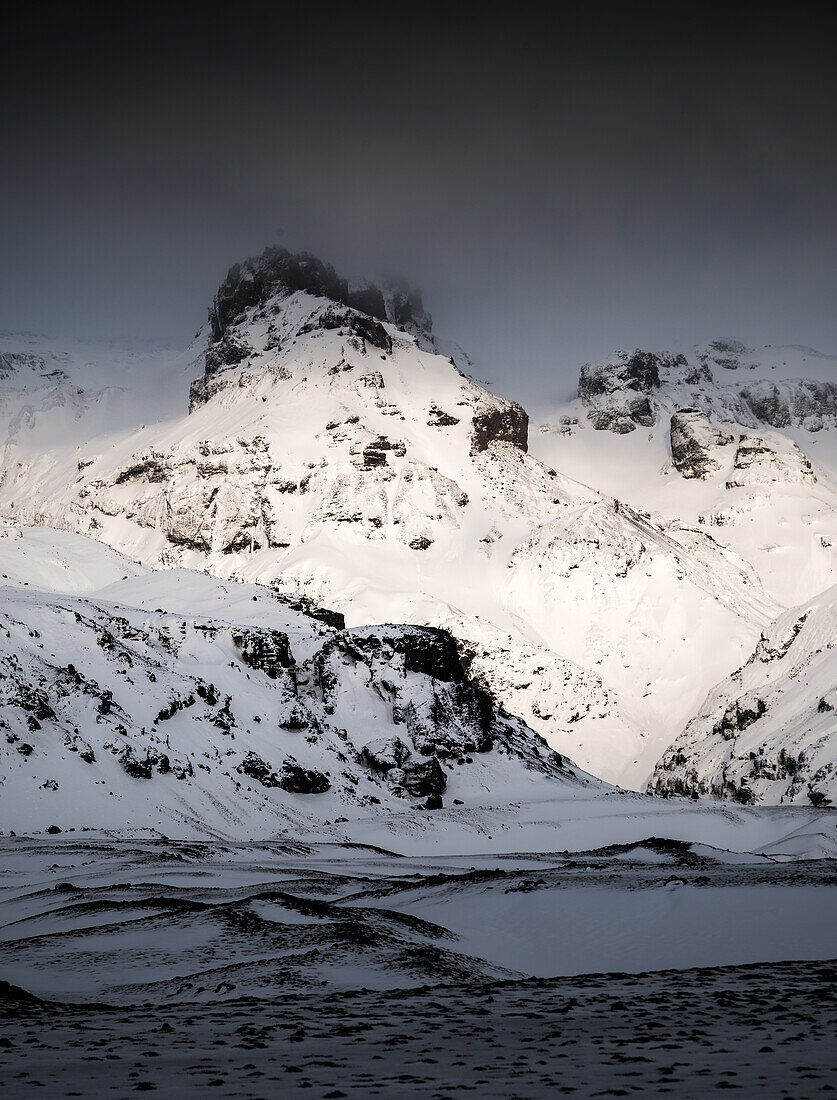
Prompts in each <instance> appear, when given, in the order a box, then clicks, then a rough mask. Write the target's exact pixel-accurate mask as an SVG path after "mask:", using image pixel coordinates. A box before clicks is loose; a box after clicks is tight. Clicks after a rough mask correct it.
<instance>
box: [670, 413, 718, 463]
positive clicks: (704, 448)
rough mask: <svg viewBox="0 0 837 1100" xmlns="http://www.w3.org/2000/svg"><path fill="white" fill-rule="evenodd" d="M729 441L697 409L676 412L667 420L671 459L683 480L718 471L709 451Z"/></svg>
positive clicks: (714, 458) (704, 414) (716, 461)
mask: <svg viewBox="0 0 837 1100" xmlns="http://www.w3.org/2000/svg"><path fill="white" fill-rule="evenodd" d="M732 442H733V437H732V436H731V435H729V434H728V433H727V432H724V431H721V429H720V428H716V427H715V426H714V424H712V423H711V421H710V419H709V417H708V416H707V415H706V413H705V412H702V411H701V410H700V409H678V410H677V412H676V413H674V415H673V416H672V418H671V460H672V462H673V463H674V466H675V468H676V469H677V470H678V471H679V472H680V473H681V474H682V475H683V477H686V478H705V477H706V476H707V474H710V473H714V472H715V471H717V470H720V468H721V464H720V462H719V461H718V460H717V458H716V457H715V456H714V455H713V453H712V452H713V451H714V450H715V449H716V448H718V447H725V446H726V445H727V444H729V443H732Z"/></svg>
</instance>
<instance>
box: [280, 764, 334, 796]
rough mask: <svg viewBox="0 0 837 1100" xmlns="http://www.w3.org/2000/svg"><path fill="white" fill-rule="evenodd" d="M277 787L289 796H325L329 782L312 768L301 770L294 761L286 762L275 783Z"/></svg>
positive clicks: (325, 776) (326, 777) (329, 785)
mask: <svg viewBox="0 0 837 1100" xmlns="http://www.w3.org/2000/svg"><path fill="white" fill-rule="evenodd" d="M276 786H277V787H281V788H282V790H283V791H288V792H289V793H290V794H325V792H326V791H327V790H328V789H329V788H330V787H331V780H330V779H329V778H328V776H327V775H324V774H323V773H322V772H318V771H315V770H314V769H312V768H301V767H300V766H299V764H297V763H296V761H294V760H286V761H285V762H284V763H283V765H282V770H281V772H280V773H279V777H278V780H277V782H276Z"/></svg>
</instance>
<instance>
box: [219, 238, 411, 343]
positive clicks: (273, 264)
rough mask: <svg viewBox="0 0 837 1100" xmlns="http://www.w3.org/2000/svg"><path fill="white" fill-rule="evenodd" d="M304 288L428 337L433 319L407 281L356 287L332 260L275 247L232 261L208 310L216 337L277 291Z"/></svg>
mask: <svg viewBox="0 0 837 1100" xmlns="http://www.w3.org/2000/svg"><path fill="white" fill-rule="evenodd" d="M300 290H301V291H305V293H306V294H310V295H312V296H313V297H315V298H328V299H330V300H331V301H332V302H335V303H336V304H338V305H343V306H348V307H349V308H351V309H355V310H357V311H358V312H359V313H365V314H367V315H368V316H369V317H374V318H376V319H377V320H378V321H388V322H390V324H393V325H397V326H398V327H399V328H403V329H404V330H405V331H412V330H413V329H414V328H420V329H421V330H422V331H423V332H425V333H426V335H427V336H428V337H429V335H430V330H431V326H432V321H431V318H430V315H429V314H428V313H427V312H426V311H425V309H424V306H423V305H422V300H421V294H420V292H419V291H418V290H416V289H414V288H410V287H408V285H407V283H406V281H403V280H394V281H391V282H389V283H387V284H385V285H383V286H376V285H375V284H374V283H366V284H362V285H358V286H354V287H353V286H352V285H351V283H350V281H349V280H348V279H344V278H341V276H339V275H338V274H337V272H336V271H335V270H334V268H333V267H332V265H331V264H329V263H324V262H323V261H322V260H319V259H317V257H316V256H312V255H311V253H310V252H289V251H288V249H286V248H280V247H278V246H277V245H273V246H271V247H269V248H266V249H265V250H264V251H263V252H261V253H260V254H259V255H258V256H253V257H251V258H250V259H247V260H244V261H243V263H237V264H233V266H232V267H231V268H230V270H229V271H228V272H227V276H226V278H225V279H224V281H223V282H222V283H221V285H220V287H219V288H218V292H217V293H216V295H215V298H214V300H213V303H212V307H211V308H210V310H209V324H210V329H211V333H212V340H213V341H218V340H221V339H223V337H224V335H225V333H226V332H227V329H228V328H229V327H230V326H231V325H234V324H235V323H236V322H237V321H240V320H241V318H242V317H243V315H244V313H245V312H246V310H248V309H250V308H251V307H253V306H256V307H258V306H263V305H265V304H266V303H267V302H268V301H269V300H270V299H271V298H274V297H275V296H277V295H284V296H288V295H291V294H293V293H295V292H296V291H300Z"/></svg>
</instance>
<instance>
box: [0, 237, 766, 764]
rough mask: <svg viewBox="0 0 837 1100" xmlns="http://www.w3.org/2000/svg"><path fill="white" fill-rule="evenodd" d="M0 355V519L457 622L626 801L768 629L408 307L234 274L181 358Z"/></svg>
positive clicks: (501, 683)
mask: <svg viewBox="0 0 837 1100" xmlns="http://www.w3.org/2000/svg"><path fill="white" fill-rule="evenodd" d="M3 346H5V347H7V348H9V353H8V354H7V355H6V359H5V362H6V364H7V367H6V372H5V374H6V376H5V377H4V378H2V379H0V408H2V410H3V417H4V420H5V421H6V422H7V423H9V424H12V423H13V424H14V431H13V432H10V433H9V438H8V442H7V445H6V447H5V450H4V455H3V464H2V485H0V513H2V515H4V516H6V517H7V518H9V519H11V520H14V521H16V522H18V523H30V524H31V523H38V524H44V523H45V524H49V525H52V526H54V527H58V528H64V529H67V530H73V531H77V532H81V533H83V534H88V535H92V536H93V537H95V538H97V539H99V540H101V541H102V542H105V543H107V544H108V545H110V546H112V547H115V548H117V549H119V550H120V551H122V552H124V553H125V554H127V555H128V556H130V557H131V558H132V559H134V560H137V561H141V562H143V563H144V564H146V565H148V566H151V567H155V568H158V567H168V568H171V567H176V566H179V567H187V568H195V569H202V570H207V571H209V572H211V573H212V574H214V575H216V576H218V577H222V578H235V579H236V580H239V581H246V582H254V581H257V582H259V583H262V584H273V585H276V586H277V587H279V588H280V589H281V590H282V591H285V592H289V591H290V592H295V593H297V594H304V595H306V596H307V597H309V598H311V599H313V600H314V601H315V602H316V603H321V604H324V605H326V606H329V607H334V608H336V609H337V610H338V611H340V612H342V613H344V614H345V616H346V621H347V622H348V623H349V625H350V626H359V625H361V624H364V623H376V622H377V623H382V622H390V621H393V620H395V621H399V622H411V623H416V624H422V625H428V626H446V627H447V628H449V629H450V630H451V631H452V632H453V633H454V635H455V637H456V638H457V641H458V645H459V649H460V653H461V655H462V657H463V659H464V660H465V661H466V662H467V663H469V667H472V669H473V673H474V675H475V676H477V677H478V679H479V682H480V683H481V684H482V685H483V687H484V688H485V690H487V691H488V692H490V693H491V694H492V695H493V696H494V697H495V699H497V700H498V701H499V702H500V703H502V704H503V705H504V706H505V707H506V709H507V710H509V711H510V712H511V713H516V714H519V715H520V716H521V717H522V718H523V719H524V720H525V721H527V722H528V723H530V724H531V725H532V726H533V727H534V728H536V729H538V730H539V731H540V732H542V733H543V734H544V736H545V737H547V739H548V741H549V743H550V744H551V745H552V746H553V747H555V748H556V749H557V750H558V751H559V752H562V753H565V754H567V755H569V756H571V757H572V758H574V759H576V760H577V761H578V762H579V764H581V765H582V766H583V767H585V768H587V769H589V770H591V771H593V772H594V773H596V774H599V775H602V776H604V777H605V778H607V779H610V780H612V781H618V782H621V783H624V784H629V785H633V786H639V785H641V784H642V783H643V782H645V780H646V779H647V778H648V777H649V776H650V774H651V771H652V769H653V766H654V764H655V762H656V761H657V759H658V758H659V756H660V754H661V753H662V752H663V750H664V749H665V748H666V747H667V746H668V745H669V744H670V742H671V740H672V739H673V737H674V736H675V735H676V734H677V733H678V732H679V731H680V729H682V727H683V725H684V724H685V722H686V721H687V720H688V718H689V717H690V716H691V715H692V714H693V713H694V711H695V709H696V707H697V706H698V705H699V703H700V701H701V700H702V699H703V698H704V697H705V694H706V691H707V690H708V689H709V687H710V686H711V685H712V684H714V683H715V682H717V681H718V680H719V679H720V678H721V677H722V676H724V675H726V674H727V673H728V671H729V669H730V668H733V667H735V666H736V665H737V664H740V662H741V661H742V660H743V659H744V658H745V656H746V654H747V653H748V652H749V651H750V650H751V649H752V646H753V644H755V641H756V640H757V638H758V636H759V634H760V632H761V630H762V629H763V628H764V627H765V626H766V625H767V623H768V622H769V621H770V620H772V619H773V618H774V617H775V615H776V614H777V612H778V611H779V610H780V607H779V606H778V604H777V603H776V602H775V601H774V600H772V599H771V598H770V597H768V596H767V595H766V594H765V593H764V591H763V590H762V587H761V585H760V583H759V581H758V578H757V576H756V575H755V572H754V570H753V569H752V568H751V567H750V565H748V564H747V562H745V561H744V560H742V558H741V557H739V556H738V555H737V554H736V553H735V552H734V551H732V550H730V549H729V548H727V547H724V546H722V545H720V544H719V543H718V542H717V541H716V540H715V539H714V538H713V537H712V535H711V534H710V533H709V531H708V529H707V525H700V524H699V523H698V522H696V521H690V522H686V523H684V522H683V521H682V519H680V518H673V517H672V518H668V519H660V518H658V517H655V516H653V515H651V514H650V513H648V512H647V511H645V506H644V505H641V506H639V507H637V506H636V505H634V506H630V505H628V504H626V503H622V502H623V501H625V499H626V497H625V496H624V495H622V496H621V497H620V499H614V498H613V497H612V496H609V495H607V494H605V493H602V492H599V491H597V490H596V489H592V488H589V487H588V486H587V485H586V484H584V483H583V482H582V481H581V480H575V479H573V478H569V477H567V476H564V475H563V474H561V473H559V472H557V470H556V468H555V466H554V465H552V464H548V463H545V462H543V461H541V460H540V459H539V458H537V457H535V456H533V455H532V454H530V453H528V450H527V426H528V424H527V415H526V413H525V411H524V410H523V409H522V408H521V407H520V406H519V405H516V404H515V403H514V402H511V401H507V400H504V399H502V398H500V397H497V396H495V395H493V394H491V393H489V392H487V391H486V390H485V389H483V388H482V387H480V386H478V385H477V384H476V383H475V382H473V381H472V380H471V379H470V378H468V377H467V376H466V375H464V374H463V373H462V372H461V371H460V370H459V368H458V367H457V366H456V364H455V362H454V360H452V359H451V358H448V357H446V356H444V355H440V354H438V353H437V351H438V347H439V345H438V344H437V343H436V342H435V338H433V337H432V334H431V333H430V329H429V318H428V317H427V315H426V314H425V313H424V312H423V310H421V309H420V306H419V305H418V303H417V300H415V299H414V298H413V299H411V298H410V296H409V295H407V294H404V293H402V294H401V297H398V295H395V296H393V292H391V291H388V292H386V293H385V292H383V291H380V290H376V289H375V288H369V287H366V288H364V289H363V290H362V291H352V290H350V288H349V286H348V284H347V283H346V282H345V281H343V280H341V279H340V278H338V277H337V276H336V274H335V273H334V272H333V270H332V269H331V268H329V267H328V266H327V265H324V264H321V263H320V262H319V261H316V260H314V259H312V258H311V257H308V256H292V255H290V254H288V253H286V252H284V251H282V250H269V251H268V252H267V253H265V254H263V255H262V256H261V257H258V258H256V259H255V260H252V261H248V262H247V263H245V264H243V265H237V266H236V267H234V268H233V269H231V271H230V273H229V275H228V276H227V279H226V280H225V281H224V283H223V284H222V286H221V288H220V289H219V292H218V294H217V296H216V299H215V302H214V304H213V307H212V310H211V314H210V324H209V328H208V330H207V331H206V332H204V333H203V334H201V335H200V336H199V338H198V339H197V340H196V343H195V344H194V345H193V347H192V348H191V349H190V350H189V351H188V352H186V353H184V355H182V356H180V357H179V358H178V357H172V358H171V360H170V364H169V366H167V364H166V362H165V356H159V355H158V356H156V357H153V358H149V359H148V360H147V361H146V362H145V363H143V364H142V366H140V365H139V364H137V365H136V369H127V370H126V369H124V367H123V368H121V369H118V370H114V371H113V374H112V375H111V376H110V379H109V380H108V381H107V384H106V381H105V378H104V377H103V372H102V370H101V368H100V367H99V366H97V364H103V363H106V362H107V353H103V354H100V353H98V352H97V353H96V354H95V355H94V356H85V355H84V354H82V355H81V357H80V358H79V361H78V369H76V368H74V367H73V366H72V365H71V363H70V362H69V359H67V358H60V357H59V358H58V359H56V357H54V356H53V357H50V355H48V354H46V352H45V350H44V349H41V350H38V349H37V348H35V347H30V348H29V350H28V351H26V352H25V355H26V356H28V358H27V360H26V362H21V361H20V359H14V358H13V354H16V355H18V356H19V355H21V354H23V353H21V352H19V351H18V352H13V349H14V348H15V347H17V345H16V344H15V342H14V340H7V341H5V343H4V345H3ZM12 353H13V354H12ZM199 359H200V363H199V364H198V360H199ZM91 360H92V363H93V365H92V366H91V365H90V361H91ZM58 362H60V363H61V364H62V365H60V366H58V365H57V363H58ZM56 370H59V371H60V372H61V373H60V375H56V374H55V372H56ZM97 371H98V374H97ZM117 379H118V386H119V387H120V389H119V390H118V391H117V390H116V389H115V382H116V380H117ZM187 379H189V381H190V382H191V385H188V384H187ZM158 381H160V390H159V396H157V397H155V395H154V389H155V386H156V385H157V382H158ZM134 390H136V391H137V392H138V394H140V396H138V397H137V400H136V411H137V416H136V417H135V419H134V422H133V425H132V426H131V427H128V426H127V424H126V417H128V416H129V415H130V408H131V396H130V395H131V394H132V393H133V392H134ZM123 395H124V396H123ZM155 400H156V401H157V408H156V411H155V409H154V408H153V407H152V406H153V405H154V402H155ZM111 407H112V408H113V410H114V411H113V414H112V415H111V414H110V413H109V409H110V408H111ZM140 418H142V419H143V421H144V423H143V424H141V425H139V426H136V420H137V419H140ZM58 421H61V428H60V430H59V428H58V427H57V423H58ZM68 421H70V423H69V426H68V423H67V422H68ZM597 434H598V433H597ZM51 437H52V438H53V442H52V443H50V442H49V440H50V438H51ZM584 480H588V479H584ZM620 501H622V502H620ZM713 533H714V531H713Z"/></svg>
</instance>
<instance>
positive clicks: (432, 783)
mask: <svg viewBox="0 0 837 1100" xmlns="http://www.w3.org/2000/svg"><path fill="white" fill-rule="evenodd" d="M389 780H390V782H391V783H393V784H394V785H395V786H398V787H403V788H404V790H405V791H407V793H408V794H411V795H413V796H414V797H416V798H425V797H427V796H433V795H436V796H441V794H442V793H443V792H444V790H445V787H446V786H447V783H448V779H447V776H446V775H445V770H444V768H443V767H442V765H441V764H440V763H439V761H438V760H437V759H436V757H435V756H432V757H431V758H430V759H429V760H424V761H412V762H410V763H407V764H405V765H404V766H403V767H401V768H393V769H392V770H391V771H390V773H389Z"/></svg>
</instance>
